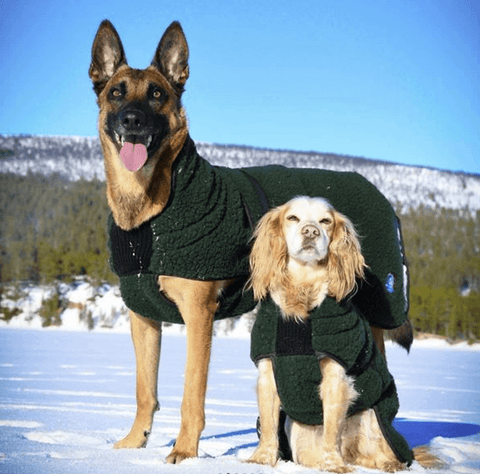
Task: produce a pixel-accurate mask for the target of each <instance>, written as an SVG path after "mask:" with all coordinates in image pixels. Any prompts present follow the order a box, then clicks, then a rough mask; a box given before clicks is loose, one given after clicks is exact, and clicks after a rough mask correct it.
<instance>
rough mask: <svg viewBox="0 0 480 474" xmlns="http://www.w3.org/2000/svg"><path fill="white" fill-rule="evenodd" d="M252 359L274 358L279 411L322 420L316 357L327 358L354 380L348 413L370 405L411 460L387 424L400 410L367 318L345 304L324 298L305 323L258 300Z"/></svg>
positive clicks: (400, 455) (385, 430) (397, 449)
mask: <svg viewBox="0 0 480 474" xmlns="http://www.w3.org/2000/svg"><path fill="white" fill-rule="evenodd" d="M251 357H252V360H253V361H254V362H258V361H259V360H260V359H262V358H265V357H268V358H270V359H271V360H272V362H273V368H274V374H275V381H276V384H277V389H278V394H279V396H280V400H281V403H282V408H283V410H284V411H285V412H286V413H287V414H288V415H289V416H290V417H291V418H293V419H294V420H297V421H300V422H302V423H306V424H313V425H321V424H323V407H322V402H321V400H320V397H319V391H318V387H319V384H320V383H321V381H322V375H321V372H320V367H319V359H320V358H322V357H330V358H332V359H334V360H336V361H337V362H339V363H340V364H341V365H342V366H343V367H344V368H345V370H346V372H347V374H348V375H351V376H353V377H354V378H355V390H356V391H357V392H358V394H359V397H358V398H357V400H356V401H355V402H354V404H353V405H352V406H351V407H350V409H349V411H348V415H349V416H350V415H353V414H355V413H359V412H361V411H363V410H366V409H369V408H373V409H374V410H375V414H376V416H377V420H378V422H379V424H380V426H381V429H382V432H383V433H384V435H385V438H386V439H387V441H388V443H389V444H390V446H391V447H392V449H393V451H394V453H395V454H396V456H397V457H398V459H399V460H400V461H401V462H405V463H407V464H408V465H410V464H411V462H412V451H411V449H410V447H409V445H408V443H407V441H406V440H405V439H404V438H403V436H402V435H400V433H398V432H397V431H396V430H395V428H394V427H393V426H392V422H393V420H394V418H395V415H396V414H397V411H398V408H399V402H398V396H397V391H396V388H395V382H394V380H393V377H392V376H391V374H390V373H389V371H388V369H387V365H386V363H385V361H384V359H383V357H382V355H381V354H380V352H379V351H378V349H377V346H376V344H375V343H374V342H373V337H372V333H371V330H370V327H369V324H368V323H367V321H366V320H365V319H364V318H362V317H361V316H360V315H359V314H358V313H357V312H356V311H355V310H354V308H353V306H352V304H351V303H350V302H346V301H344V302H342V303H341V304H337V303H336V301H335V300H334V299H332V298H326V300H325V301H324V302H323V304H322V305H321V306H320V307H318V308H315V309H314V310H313V311H312V312H311V313H310V317H309V318H308V319H307V320H306V321H305V322H296V321H294V320H292V319H289V320H285V318H283V317H282V315H281V313H280V309H279V308H278V307H277V306H276V304H275V303H274V302H273V301H272V300H271V298H268V299H267V300H265V301H262V303H261V306H260V308H259V311H258V314H257V318H256V321H255V324H254V326H253V328H252V337H251Z"/></svg>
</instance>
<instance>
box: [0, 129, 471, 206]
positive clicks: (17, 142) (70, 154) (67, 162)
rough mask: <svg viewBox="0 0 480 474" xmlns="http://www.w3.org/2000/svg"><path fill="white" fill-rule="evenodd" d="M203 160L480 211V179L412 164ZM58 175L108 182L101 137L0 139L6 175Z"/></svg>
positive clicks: (288, 155) (208, 152)
mask: <svg viewBox="0 0 480 474" xmlns="http://www.w3.org/2000/svg"><path fill="white" fill-rule="evenodd" d="M196 144H197V149H198V152H199V153H200V155H201V156H203V157H204V158H205V159H206V160H208V161H209V162H210V163H211V164H213V165H220V166H227V167H231V168H239V167H246V166H261V165H267V164H280V165H284V166H288V167H296V168H322V169H329V170H334V171H356V172H358V173H360V174H361V175H363V176H364V177H365V178H367V179H368V180H369V181H371V182H372V183H373V184H375V186H377V187H378V189H380V191H382V193H384V194H385V196H387V198H388V199H389V200H390V202H391V203H392V204H394V205H396V204H399V205H401V207H402V208H404V209H405V208H410V207H411V208H416V207H418V206H420V205H422V204H423V205H425V206H427V207H435V206H437V205H438V206H440V207H445V208H449V209H468V210H469V211H477V210H480V175H478V174H470V173H462V172H453V171H446V170H440V169H435V168H426V167H419V166H407V165H402V164H398V163H391V162H387V161H379V160H370V159H366V158H359V157H352V156H346V155H336V154H333V153H318V152H298V151H290V150H272V149H264V148H253V147H248V146H235V145H216V144H208V143H204V142H197V143H196ZM29 172H31V173H40V174H44V175H51V174H54V173H56V174H58V175H59V176H60V177H61V178H62V179H65V180H68V181H76V180H79V179H82V178H83V179H87V180H91V179H93V178H95V177H96V178H98V179H99V180H102V181H103V180H105V173H104V168H103V157H102V152H101V148H100V143H99V140H98V138H96V137H76V136H33V135H0V173H14V174H20V175H26V174H28V173H29Z"/></svg>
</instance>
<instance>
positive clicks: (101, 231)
mask: <svg viewBox="0 0 480 474" xmlns="http://www.w3.org/2000/svg"><path fill="white" fill-rule="evenodd" d="M401 209H403V208H402V207H401V206H400V205H399V206H398V213H399V216H400V218H401V221H402V229H403V237H404V242H405V247H406V252H407V258H408V261H409V265H410V275H411V286H410V318H411V320H412V324H413V326H414V328H415V330H416V331H421V332H428V333H433V334H437V335H442V336H445V337H448V338H450V339H468V340H470V341H474V340H478V339H480V211H477V212H476V213H472V212H470V211H468V210H452V209H446V208H441V207H438V206H437V207H426V206H423V205H421V206H419V207H417V208H415V209H413V208H410V209H409V210H403V211H401ZM107 216H108V207H107V202H106V197H105V183H104V182H103V181H99V180H97V179H93V180H88V181H87V180H84V179H80V180H78V181H74V182H67V181H64V180H63V179H62V178H61V177H60V176H59V175H51V176H49V177H46V176H43V175H39V174H29V175H27V176H20V175H17V174H11V173H0V220H1V225H0V285H5V284H12V283H15V282H19V281H32V282H37V283H39V284H43V283H50V282H53V281H56V280H63V281H69V280H71V279H72V278H74V277H75V276H77V275H86V276H88V277H89V278H90V279H92V280H93V281H98V282H103V281H107V282H110V283H115V282H116V277H115V275H113V273H111V271H110V267H109V255H108V239H107V232H106V224H107ZM0 290H1V288H0ZM0 296H1V294H0Z"/></svg>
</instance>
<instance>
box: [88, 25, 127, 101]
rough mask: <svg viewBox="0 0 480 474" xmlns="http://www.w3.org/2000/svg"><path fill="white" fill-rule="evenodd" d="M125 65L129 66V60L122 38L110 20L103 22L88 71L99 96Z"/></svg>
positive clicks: (99, 28)
mask: <svg viewBox="0 0 480 474" xmlns="http://www.w3.org/2000/svg"><path fill="white" fill-rule="evenodd" d="M123 64H127V60H126V58H125V52H124V50H123V45H122V42H121V41H120V36H118V33H117V30H116V29H115V28H114V26H113V25H112V24H111V23H110V22H109V21H108V20H103V21H102V23H100V26H99V27H98V31H97V34H96V36H95V40H94V41H93V46H92V62H91V63H90V69H89V71H88V75H89V76H90V79H91V80H92V82H93V89H94V90H95V93H96V94H97V95H99V94H100V93H101V92H102V90H103V89H104V88H105V86H106V84H107V82H108V81H109V80H110V79H111V77H112V76H113V75H114V74H115V72H116V71H117V69H118V68H119V67H120V66H122V65H123Z"/></svg>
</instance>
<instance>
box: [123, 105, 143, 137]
mask: <svg viewBox="0 0 480 474" xmlns="http://www.w3.org/2000/svg"><path fill="white" fill-rule="evenodd" d="M120 123H121V125H122V126H123V128H124V129H125V131H127V132H135V131H140V130H141V129H142V128H143V127H144V126H145V123H146V117H145V114H144V113H143V112H142V111H141V110H125V111H124V112H122V114H121V115H120Z"/></svg>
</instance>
